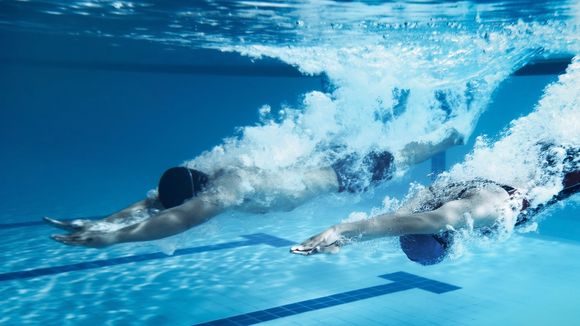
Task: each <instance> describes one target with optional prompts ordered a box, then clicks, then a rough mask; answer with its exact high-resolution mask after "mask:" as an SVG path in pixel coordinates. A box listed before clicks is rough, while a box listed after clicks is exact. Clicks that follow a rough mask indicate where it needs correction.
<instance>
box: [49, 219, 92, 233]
mask: <svg viewBox="0 0 580 326" xmlns="http://www.w3.org/2000/svg"><path fill="white" fill-rule="evenodd" d="M42 219H43V220H44V222H46V224H48V225H50V226H54V227H55V228H58V229H61V230H65V231H71V232H74V231H80V230H83V229H85V228H86V227H87V225H88V224H89V221H86V220H74V221H62V220H57V219H54V218H50V217H48V216H45V217H43V218H42Z"/></svg>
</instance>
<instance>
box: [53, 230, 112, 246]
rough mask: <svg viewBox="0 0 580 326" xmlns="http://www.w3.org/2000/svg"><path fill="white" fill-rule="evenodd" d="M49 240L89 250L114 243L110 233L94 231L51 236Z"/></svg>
mask: <svg viewBox="0 0 580 326" xmlns="http://www.w3.org/2000/svg"><path fill="white" fill-rule="evenodd" d="M50 238H51V239H52V240H54V241H56V242H60V243H63V244H65V245H69V246H84V247H91V248H103V247H106V246H110V245H112V244H114V243H115V241H114V236H113V235H112V234H111V233H106V232H96V231H81V232H77V233H73V234H67V235H63V234H53V235H51V236H50Z"/></svg>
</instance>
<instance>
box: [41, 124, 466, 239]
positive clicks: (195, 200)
mask: <svg viewBox="0 0 580 326" xmlns="http://www.w3.org/2000/svg"><path fill="white" fill-rule="evenodd" d="M459 144H463V136H462V135H461V134H459V133H458V132H457V131H456V130H455V129H450V130H448V132H447V134H446V136H445V137H444V139H443V140H442V141H441V142H438V143H430V142H411V143H409V144H407V145H406V146H405V147H404V148H403V149H402V150H401V152H400V153H399V155H398V157H399V158H400V159H399V160H398V162H397V165H399V166H405V165H412V164H416V163H419V162H422V161H425V160H427V159H429V158H430V157H431V156H433V155H435V154H437V153H439V152H442V151H444V150H446V149H448V148H449V147H451V146H455V145H459ZM357 162H359V163H360V162H362V164H357ZM394 165H395V164H394V156H393V155H392V154H391V153H389V152H371V153H370V154H368V155H366V156H365V157H363V158H359V157H358V156H357V155H354V154H353V155H349V156H347V157H346V158H342V159H339V160H337V161H336V162H334V164H332V165H331V166H330V167H323V168H319V169H314V170H307V171H306V170H303V169H302V170H300V169H292V170H291V169H288V170H287V171H284V172H285V173H283V174H280V173H278V174H275V173H268V172H265V171H252V170H249V169H246V170H240V169H230V170H226V169H224V170H219V171H217V172H216V173H213V174H212V175H208V174H206V173H204V172H202V171H198V170H195V169H189V168H186V167H175V168H171V169H169V170H167V171H166V172H165V173H164V174H163V175H162V176H161V178H160V181H159V185H158V189H157V195H155V196H151V198H147V199H145V200H142V201H139V202H137V203H135V204H133V205H131V206H129V207H127V208H125V209H123V210H121V211H119V212H117V213H115V214H112V215H110V216H108V217H107V218H105V219H102V220H99V221H94V220H93V221H92V220H82V219H77V220H72V221H65V220H57V219H53V218H49V217H45V218H44V221H45V222H46V223H48V224H49V225H51V226H54V227H57V228H60V229H63V230H66V231H69V232H70V234H66V235H52V236H51V238H52V239H53V240H55V241H58V242H61V243H63V244H67V245H77V246H86V247H95V248H102V247H107V246H110V245H114V244H118V243H126V242H138V241H150V240H157V239H162V238H165V237H169V236H172V235H175V234H178V233H181V232H184V231H186V230H188V229H190V228H192V227H195V226H197V225H200V224H202V223H204V222H206V221H208V220H209V219H211V218H213V217H214V216H217V215H219V214H221V213H223V212H224V211H226V210H229V209H237V210H242V211H251V212H262V213H263V212H267V211H272V210H279V209H285V210H291V209H293V208H295V207H297V206H298V205H300V204H301V203H304V202H305V201H307V200H309V199H311V198H314V197H316V196H318V195H321V194H325V193H330V192H344V191H349V192H359V191H364V190H365V189H367V188H368V187H369V186H373V185H376V184H378V183H380V182H382V181H385V180H388V179H390V178H391V177H392V173H393V171H394ZM359 166H360V167H363V168H362V169H363V170H365V171H362V172H361V171H360V169H361V168H357V167H359ZM361 173H366V174H367V175H369V178H368V179H369V180H370V182H366V183H365V182H361V178H360V174H361ZM288 174H294V175H295V176H298V177H299V178H300V179H301V180H302V182H303V187H302V189H303V190H302V191H301V192H298V193H296V192H293V193H291V195H289V194H288V193H287V192H286V193H285V192H284V191H280V187H281V186H280V185H281V184H283V181H284V179H283V178H287V175H288ZM248 179H251V180H248ZM247 182H251V184H252V185H253V191H252V193H251V194H248V193H247V191H246V192H244V191H243V189H242V188H243V186H244V184H246V183H247ZM260 193H261V194H263V195H264V196H266V195H267V196H269V197H272V196H276V194H278V197H279V198H277V200H274V201H273V203H271V204H270V205H266V206H263V205H262V206H260V204H259V203H257V202H258V201H256V200H253V196H256V195H259V194H260ZM250 195H251V196H250ZM143 212H146V213H148V215H150V217H148V218H147V219H146V220H144V221H141V222H139V223H135V224H132V225H129V226H126V227H123V228H120V229H118V230H115V231H103V230H102V228H99V227H98V226H99V225H103V224H105V223H111V224H120V223H123V222H124V221H127V219H129V218H131V217H132V216H134V215H135V214H139V213H143Z"/></svg>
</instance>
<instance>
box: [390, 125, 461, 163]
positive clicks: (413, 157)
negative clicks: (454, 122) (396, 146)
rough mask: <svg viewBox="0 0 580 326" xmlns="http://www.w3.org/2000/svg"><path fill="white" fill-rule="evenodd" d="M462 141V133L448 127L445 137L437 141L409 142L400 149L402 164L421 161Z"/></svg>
mask: <svg viewBox="0 0 580 326" xmlns="http://www.w3.org/2000/svg"><path fill="white" fill-rule="evenodd" d="M463 143H464V138H463V135H461V134H460V133H459V132H458V131H457V130H455V129H454V128H451V129H449V130H448V131H447V135H446V136H445V138H444V139H443V140H442V141H440V142H438V143H431V142H415V141H414V142H410V143H408V144H407V145H405V147H404V148H403V149H402V150H401V157H402V158H403V161H402V164H404V165H413V164H418V163H421V162H423V161H426V160H428V159H430V158H431V157H433V155H435V154H437V153H439V152H443V151H445V150H447V149H449V148H450V147H453V146H456V145H463Z"/></svg>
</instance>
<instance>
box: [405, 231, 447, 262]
mask: <svg viewBox="0 0 580 326" xmlns="http://www.w3.org/2000/svg"><path fill="white" fill-rule="evenodd" d="M399 242H400V244H401V249H403V252H404V253H405V255H407V257H408V258H409V259H410V260H412V261H414V262H416V263H419V264H421V265H434V264H437V263H440V262H441V261H442V260H443V259H445V257H447V255H448V254H449V250H450V249H451V245H452V242H453V235H452V234H451V233H449V231H448V232H444V233H443V234H440V235H439V234H437V235H435V234H407V235H403V236H400V237H399Z"/></svg>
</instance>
